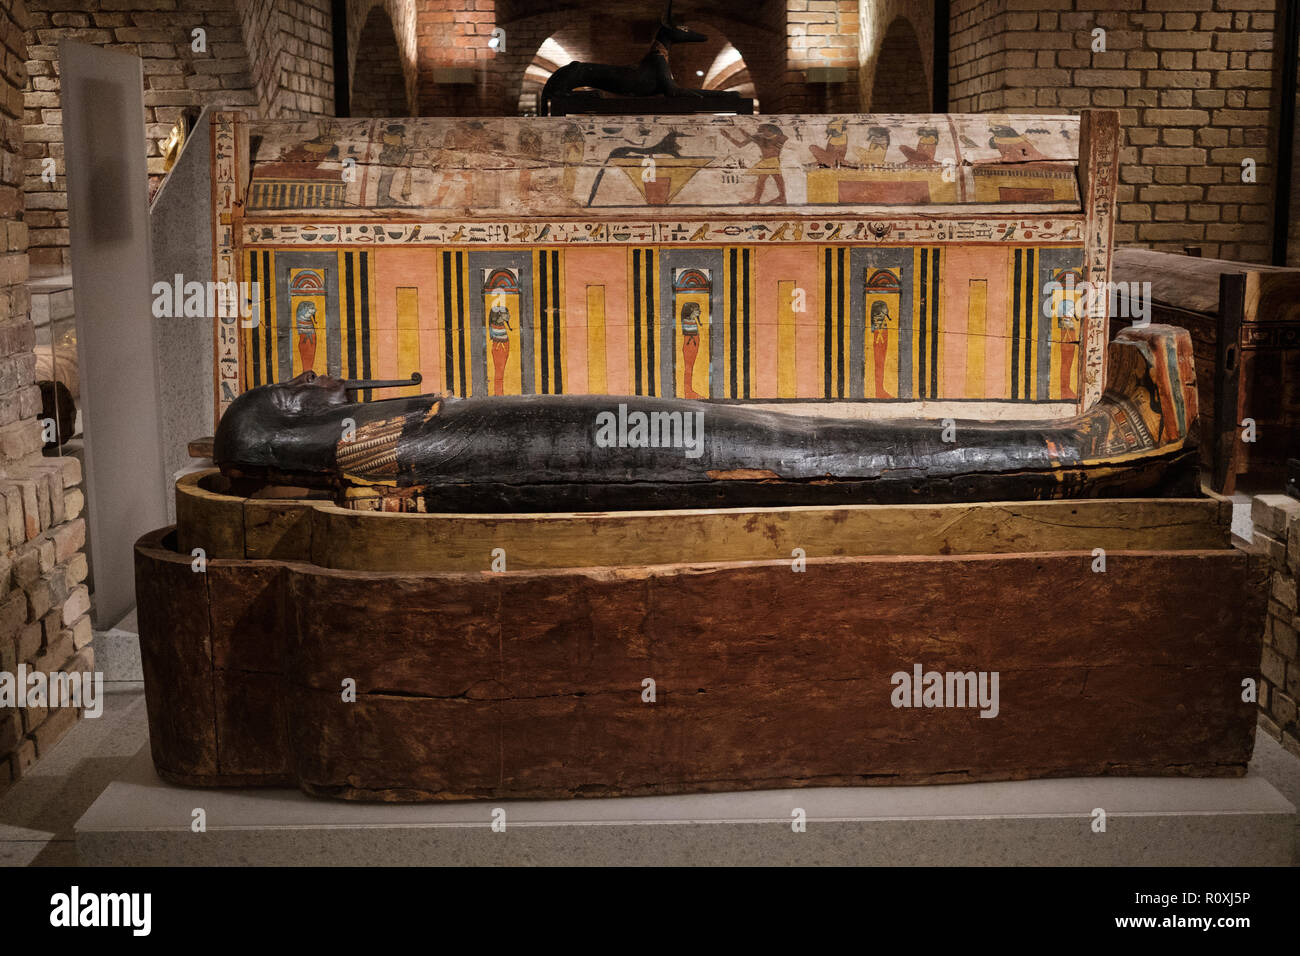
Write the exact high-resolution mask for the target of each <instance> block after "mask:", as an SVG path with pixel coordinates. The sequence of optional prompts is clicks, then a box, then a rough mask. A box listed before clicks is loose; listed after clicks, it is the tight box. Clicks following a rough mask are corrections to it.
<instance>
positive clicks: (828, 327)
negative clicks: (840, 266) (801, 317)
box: [822, 248, 835, 398]
mask: <svg viewBox="0 0 1300 956" xmlns="http://www.w3.org/2000/svg"><path fill="white" fill-rule="evenodd" d="M822 271H823V272H824V273H825V289H824V291H823V295H822V315H823V325H825V330H824V332H823V334H822V339H823V345H822V352H823V354H822V390H823V391H824V392H825V393H826V397H827V398H833V397H834V396H833V395H832V394H831V374H832V371H833V370H832V367H831V364H832V363H831V347H832V344H833V342H834V338H835V335H834V327H833V324H832V322H831V315H832V311H831V310H832V309H833V305H832V303H831V282H832V280H833V279H834V276H833V274H832V272H831V250H830V249H829V248H827V250H826V261H825V262H824V263H823V269H822Z"/></svg>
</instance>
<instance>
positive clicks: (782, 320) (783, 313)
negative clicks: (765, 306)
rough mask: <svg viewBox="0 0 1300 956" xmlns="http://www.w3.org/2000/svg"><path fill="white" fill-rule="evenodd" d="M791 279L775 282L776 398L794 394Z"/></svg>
mask: <svg viewBox="0 0 1300 956" xmlns="http://www.w3.org/2000/svg"><path fill="white" fill-rule="evenodd" d="M796 285H797V283H796V282H795V281H794V280H793V279H781V280H780V281H778V282H777V284H776V323H777V325H776V349H777V360H776V394H777V397H778V398H794V397H795V395H796V391H795V389H796V385H797V382H796V378H797V368H798V367H797V366H796V364H795V311H794V294H795V293H794V290H795V286H796Z"/></svg>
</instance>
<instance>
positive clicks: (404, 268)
mask: <svg viewBox="0 0 1300 956" xmlns="http://www.w3.org/2000/svg"><path fill="white" fill-rule="evenodd" d="M1117 136H1118V124H1117V114H1115V113H1113V112H1109V111H1091V112H1086V113H1085V114H1083V115H1082V116H1002V115H945V114H938V115H909V116H893V115H851V116H772V117H723V116H719V117H712V116H702V117H700V116H697V117H682V116H666V117H635V118H633V117H578V118H545V119H536V118H491V119H467V118H449V119H436V118H419V119H391V120H386V119H374V120H350V119H349V120H340V119H330V118H318V119H312V120H294V121H261V120H259V121H250V120H248V119H247V118H246V117H245V116H243V115H242V114H239V113H218V114H215V116H214V118H213V162H214V170H215V175H214V191H213V196H214V202H215V207H216V208H215V210H214V212H215V217H214V221H215V222H217V223H219V224H220V226H219V228H218V229H217V230H216V236H215V240H216V271H217V278H218V279H219V280H222V281H234V280H239V281H242V282H244V283H246V285H245V287H244V288H245V290H246V294H245V305H246V314H245V315H244V316H242V317H236V316H227V317H224V318H223V319H221V320H219V323H220V324H219V328H218V331H217V352H218V355H217V369H216V377H217V386H218V388H217V409H216V411H217V414H218V417H219V416H220V414H221V413H222V412H224V410H225V409H226V408H227V407H229V405H230V403H231V402H232V401H233V400H234V399H235V397H236V396H237V395H239V394H240V393H241V392H243V391H245V390H247V389H249V388H253V387H256V386H259V385H265V384H270V383H274V382H284V381H287V380H289V379H291V378H293V377H295V376H297V375H299V374H301V373H303V372H304V371H307V370H312V371H314V372H316V373H317V374H321V375H330V376H333V377H336V378H379V379H397V378H405V377H407V376H409V375H410V374H411V373H412V372H417V371H418V372H419V373H420V374H421V375H422V377H423V385H422V388H423V389H424V390H426V391H430V392H439V393H446V394H451V395H455V396H458V397H462V398H478V397H490V396H493V395H634V396H646V397H656V398H682V399H697V398H698V399H706V400H711V401H727V402H751V403H758V404H765V405H771V406H791V407H790V408H788V409H786V410H789V411H796V412H807V413H825V412H826V408H825V407H824V406H826V405H827V404H831V405H834V406H836V411H835V413H836V414H848V415H853V416H859V417H867V418H873V417H874V418H943V417H952V418H961V419H976V420H1052V419H1059V418H1062V417H1066V416H1069V415H1074V414H1079V413H1082V412H1085V411H1087V410H1088V409H1089V408H1090V407H1091V406H1092V405H1094V404H1096V402H1097V401H1099V400H1100V398H1101V394H1102V390H1103V387H1104V377H1105V351H1106V340H1107V336H1106V322H1107V314H1106V310H1107V302H1106V297H1105V296H1104V295H1102V296H1100V297H1096V298H1088V291H1087V290H1089V289H1098V288H1099V289H1104V288H1105V285H1104V284H1105V283H1106V282H1107V280H1108V278H1109V265H1110V249H1111V231H1112V222H1113V215H1114V192H1115V182H1116V146H1117ZM413 393H414V390H410V391H408V392H405V393H404V392H401V391H394V390H391V389H390V390H385V391H382V392H381V391H375V392H372V393H367V394H365V395H363V396H362V398H363V399H364V400H369V399H372V398H383V397H392V396H394V395H401V394H413Z"/></svg>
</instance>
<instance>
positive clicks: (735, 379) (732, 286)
mask: <svg viewBox="0 0 1300 956" xmlns="http://www.w3.org/2000/svg"><path fill="white" fill-rule="evenodd" d="M736 271H737V270H736V250H735V249H732V250H731V269H730V270H729V273H730V274H729V275H728V276H727V282H728V289H729V290H730V293H731V294H730V295H729V296H728V303H729V305H728V306H727V329H728V331H729V332H730V336H729V338H730V340H731V341H730V342H729V343H728V346H727V349H728V354H729V355H730V357H731V391H730V392H728V393H727V397H728V398H736V397H737V396H738V394H739V392H740V385H739V381H740V374H739V371H738V369H737V368H736V351H737V349H736V324H737V323H736V313H737V311H738V308H737V302H736Z"/></svg>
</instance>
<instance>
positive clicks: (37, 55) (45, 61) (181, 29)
mask: <svg viewBox="0 0 1300 956" xmlns="http://www.w3.org/2000/svg"><path fill="white" fill-rule="evenodd" d="M27 2H28V8H29V11H30V18H31V28H30V30H29V31H28V33H27V39H28V44H29V45H28V51H27V56H28V62H27V72H28V74H29V81H28V85H27V93H26V97H25V104H26V114H25V118H24V121H25V123H26V124H27V150H26V160H27V162H26V178H25V180H24V188H25V190H26V193H27V210H28V226H29V228H30V229H31V262H32V266H33V268H36V269H51V268H62V269H66V268H67V266H68V212H67V210H68V198H67V186H66V182H65V180H64V166H63V125H62V124H63V119H62V110H61V109H60V106H59V65H58V43H59V40H60V39H63V38H65V37H67V38H71V39H76V40H81V41H83V42H85V43H93V44H97V45H101V46H105V47H108V48H109V49H113V50H122V51H125V52H127V53H133V54H135V55H137V56H139V57H141V58H142V60H143V64H144V74H145V80H144V83H145V90H144V105H145V113H146V115H145V123H146V126H145V132H146V144H145V149H146V150H147V155H148V157H149V173H150V176H151V178H153V179H155V180H156V179H158V178H161V176H162V173H163V166H162V164H163V158H162V149H161V144H162V143H163V142H164V141H165V140H166V139H167V136H168V135H169V134H170V132H171V129H172V126H173V125H175V123H176V122H177V121H178V120H179V119H180V117H181V114H182V113H183V111H184V110H185V109H187V108H194V107H198V106H201V105H203V104H211V105H218V104H221V105H231V106H255V105H256V104H257V99H256V97H255V96H254V94H253V93H252V77H251V74H250V70H249V61H248V57H247V55H246V53H245V49H244V41H243V34H242V31H241V27H240V22H239V18H238V16H237V15H236V12H235V9H234V5H233V4H232V3H224V4H223V3H212V2H210V0H140V2H139V6H140V7H141V8H142V9H139V10H131V9H129V8H128V9H124V7H128V5H127V4H123V3H120V2H116V3H115V2H113V0H27ZM145 7H147V8H148V9H143V8H145ZM223 8H224V9H223ZM195 29H202V30H204V31H205V33H206V44H207V52H206V53H197V52H195V51H194V50H193V49H192V33H191V31H193V30H195ZM47 158H52V159H53V160H54V162H55V173H56V176H57V178H56V179H55V181H54V182H47V181H46V180H45V179H44V178H43V177H42V172H43V171H44V168H45V167H44V162H45V160H46V159H47Z"/></svg>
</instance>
